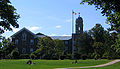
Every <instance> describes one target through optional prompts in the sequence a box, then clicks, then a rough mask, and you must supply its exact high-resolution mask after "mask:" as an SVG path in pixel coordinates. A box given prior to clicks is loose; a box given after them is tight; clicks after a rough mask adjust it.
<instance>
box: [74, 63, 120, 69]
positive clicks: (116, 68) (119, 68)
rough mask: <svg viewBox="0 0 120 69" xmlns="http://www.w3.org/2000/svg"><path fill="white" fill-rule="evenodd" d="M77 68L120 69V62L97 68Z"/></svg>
mask: <svg viewBox="0 0 120 69" xmlns="http://www.w3.org/2000/svg"><path fill="white" fill-rule="evenodd" d="M76 69H120V62H118V63H116V64H113V65H109V66H105V67H97V68H76Z"/></svg>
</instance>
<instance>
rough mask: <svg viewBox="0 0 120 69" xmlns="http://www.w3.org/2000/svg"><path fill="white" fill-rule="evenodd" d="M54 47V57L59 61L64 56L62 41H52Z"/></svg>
mask: <svg viewBox="0 0 120 69" xmlns="http://www.w3.org/2000/svg"><path fill="white" fill-rule="evenodd" d="M54 43H55V47H54V56H56V57H57V59H60V56H62V55H63V54H64V47H65V45H64V43H63V41H62V40H58V39H55V40H54Z"/></svg>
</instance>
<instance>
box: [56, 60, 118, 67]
mask: <svg viewBox="0 0 120 69" xmlns="http://www.w3.org/2000/svg"><path fill="white" fill-rule="evenodd" d="M117 62H120V59H117V60H113V61H111V62H108V63H106V64H101V65H96V66H85V67H71V68H56V69H73V68H92V67H103V66H108V65H112V64H115V63H117Z"/></svg>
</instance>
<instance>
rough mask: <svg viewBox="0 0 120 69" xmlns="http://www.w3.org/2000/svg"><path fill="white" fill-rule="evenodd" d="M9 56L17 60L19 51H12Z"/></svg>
mask: <svg viewBox="0 0 120 69" xmlns="http://www.w3.org/2000/svg"><path fill="white" fill-rule="evenodd" d="M10 55H11V57H12V58H13V59H18V58H19V51H17V50H13V51H12V52H11V54H10Z"/></svg>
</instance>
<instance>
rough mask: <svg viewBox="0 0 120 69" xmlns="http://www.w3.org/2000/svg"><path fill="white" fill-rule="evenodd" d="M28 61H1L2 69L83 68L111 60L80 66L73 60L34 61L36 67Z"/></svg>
mask: <svg viewBox="0 0 120 69" xmlns="http://www.w3.org/2000/svg"><path fill="white" fill-rule="evenodd" d="M27 61H28V59H24V60H22V59H20V60H0V69H54V68H66V67H81V66H93V65H99V64H104V63H107V62H109V61H111V60H79V61H78V62H79V63H78V64H72V62H73V60H32V61H33V62H34V63H35V64H34V65H28V64H26V62H27ZM119 64H120V63H119ZM92 69H93V68H92ZM95 69H96V68H95ZM108 69H109V68H108Z"/></svg>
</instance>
